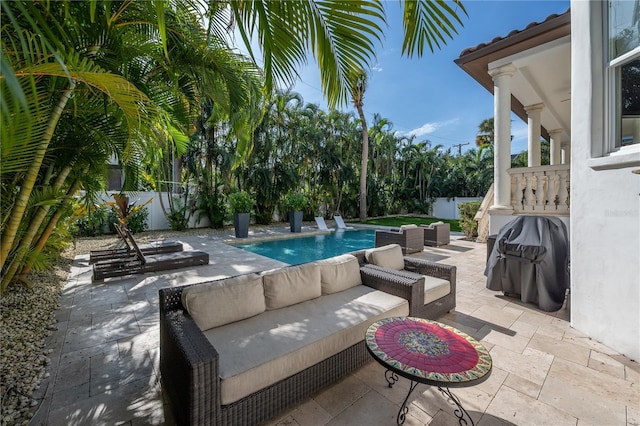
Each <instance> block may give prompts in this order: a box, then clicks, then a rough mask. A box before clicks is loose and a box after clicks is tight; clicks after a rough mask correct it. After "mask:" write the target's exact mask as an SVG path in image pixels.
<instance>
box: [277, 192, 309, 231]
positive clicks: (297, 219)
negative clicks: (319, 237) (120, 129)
mask: <svg viewBox="0 0 640 426" xmlns="http://www.w3.org/2000/svg"><path fill="white" fill-rule="evenodd" d="M283 204H284V208H285V209H286V210H288V211H289V225H290V227H291V232H300V231H301V230H302V209H304V208H305V207H306V206H307V204H308V201H307V197H305V195H304V194H301V193H299V192H288V193H287V195H285V196H284V202H283Z"/></svg>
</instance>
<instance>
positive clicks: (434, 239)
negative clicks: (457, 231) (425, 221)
mask: <svg viewBox="0 0 640 426" xmlns="http://www.w3.org/2000/svg"><path fill="white" fill-rule="evenodd" d="M421 227H422V229H424V245H425V246H430V247H439V246H444V245H447V244H449V243H450V242H451V226H450V225H449V224H448V223H443V224H439V225H433V228H430V227H427V226H424V225H421Z"/></svg>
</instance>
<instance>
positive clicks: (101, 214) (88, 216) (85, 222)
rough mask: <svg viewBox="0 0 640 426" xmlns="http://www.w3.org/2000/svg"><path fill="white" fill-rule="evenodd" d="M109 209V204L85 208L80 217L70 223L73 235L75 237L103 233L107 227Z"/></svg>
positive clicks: (93, 235)
mask: <svg viewBox="0 0 640 426" xmlns="http://www.w3.org/2000/svg"><path fill="white" fill-rule="evenodd" d="M108 213H109V210H108V208H107V206H98V207H97V208H95V209H91V210H88V211H87V210H85V211H84V214H82V215H81V216H80V218H78V219H76V220H75V221H74V222H73V223H71V225H70V227H69V228H70V231H71V235H73V236H74V237H95V236H97V235H103V234H104V231H105V228H106V227H107V226H106V225H107V217H108Z"/></svg>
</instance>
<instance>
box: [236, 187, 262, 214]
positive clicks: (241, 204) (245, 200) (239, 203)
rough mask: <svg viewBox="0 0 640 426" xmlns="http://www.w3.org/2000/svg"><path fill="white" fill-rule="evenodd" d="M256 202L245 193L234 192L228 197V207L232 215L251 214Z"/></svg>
mask: <svg viewBox="0 0 640 426" xmlns="http://www.w3.org/2000/svg"><path fill="white" fill-rule="evenodd" d="M255 204H256V201H255V200H254V199H253V198H251V195H249V194H248V193H247V192H245V191H238V192H234V193H232V194H230V195H229V206H230V207H231V212H232V213H251V210H253V206H254V205H255Z"/></svg>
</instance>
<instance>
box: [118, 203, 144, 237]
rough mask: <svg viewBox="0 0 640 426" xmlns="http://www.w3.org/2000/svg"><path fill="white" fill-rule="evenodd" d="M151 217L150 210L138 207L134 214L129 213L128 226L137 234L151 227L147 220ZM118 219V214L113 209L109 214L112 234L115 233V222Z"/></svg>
mask: <svg viewBox="0 0 640 426" xmlns="http://www.w3.org/2000/svg"><path fill="white" fill-rule="evenodd" d="M148 219H149V210H148V209H147V208H146V207H144V208H142V209H137V210H136V211H135V212H134V213H133V214H131V215H129V217H128V219H127V228H129V230H130V231H131V233H133V234H137V233H139V232H144V231H146V230H147V229H149V224H148V223H147V220H148ZM117 221H118V216H117V215H116V214H115V213H114V212H113V210H112V211H110V212H109V215H108V223H109V231H110V232H111V233H112V234H115V232H116V229H115V227H114V224H115V223H116V222H117Z"/></svg>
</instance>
